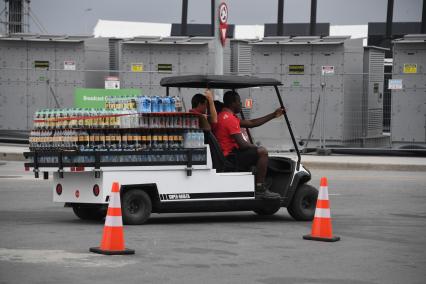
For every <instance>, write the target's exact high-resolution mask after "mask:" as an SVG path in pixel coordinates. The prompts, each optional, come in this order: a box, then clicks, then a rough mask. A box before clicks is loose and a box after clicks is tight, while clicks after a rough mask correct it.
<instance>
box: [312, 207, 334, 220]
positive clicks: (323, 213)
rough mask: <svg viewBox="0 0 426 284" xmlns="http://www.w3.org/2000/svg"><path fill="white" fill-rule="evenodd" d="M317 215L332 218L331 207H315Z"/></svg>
mask: <svg viewBox="0 0 426 284" xmlns="http://www.w3.org/2000/svg"><path fill="white" fill-rule="evenodd" d="M315 217H319V218H330V217H331V214H330V208H327V209H326V208H316V209H315Z"/></svg>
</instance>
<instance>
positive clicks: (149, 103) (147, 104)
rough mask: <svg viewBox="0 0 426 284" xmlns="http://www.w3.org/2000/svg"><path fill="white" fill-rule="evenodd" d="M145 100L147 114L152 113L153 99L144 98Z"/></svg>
mask: <svg viewBox="0 0 426 284" xmlns="http://www.w3.org/2000/svg"><path fill="white" fill-rule="evenodd" d="M144 98H145V112H146V113H150V112H151V98H150V97H144Z"/></svg>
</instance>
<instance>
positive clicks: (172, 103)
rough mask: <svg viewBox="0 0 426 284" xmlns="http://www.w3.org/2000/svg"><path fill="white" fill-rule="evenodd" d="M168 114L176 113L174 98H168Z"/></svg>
mask: <svg viewBox="0 0 426 284" xmlns="http://www.w3.org/2000/svg"><path fill="white" fill-rule="evenodd" d="M169 99H170V112H176V100H175V97H170V98H169Z"/></svg>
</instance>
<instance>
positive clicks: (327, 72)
mask: <svg viewBox="0 0 426 284" xmlns="http://www.w3.org/2000/svg"><path fill="white" fill-rule="evenodd" d="M321 75H323V76H331V75H334V66H322V67H321Z"/></svg>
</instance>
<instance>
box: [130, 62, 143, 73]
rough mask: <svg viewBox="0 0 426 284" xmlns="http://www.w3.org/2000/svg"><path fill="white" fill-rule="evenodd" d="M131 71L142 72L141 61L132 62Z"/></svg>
mask: <svg viewBox="0 0 426 284" xmlns="http://www.w3.org/2000/svg"><path fill="white" fill-rule="evenodd" d="M132 72H143V63H132Z"/></svg>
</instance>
